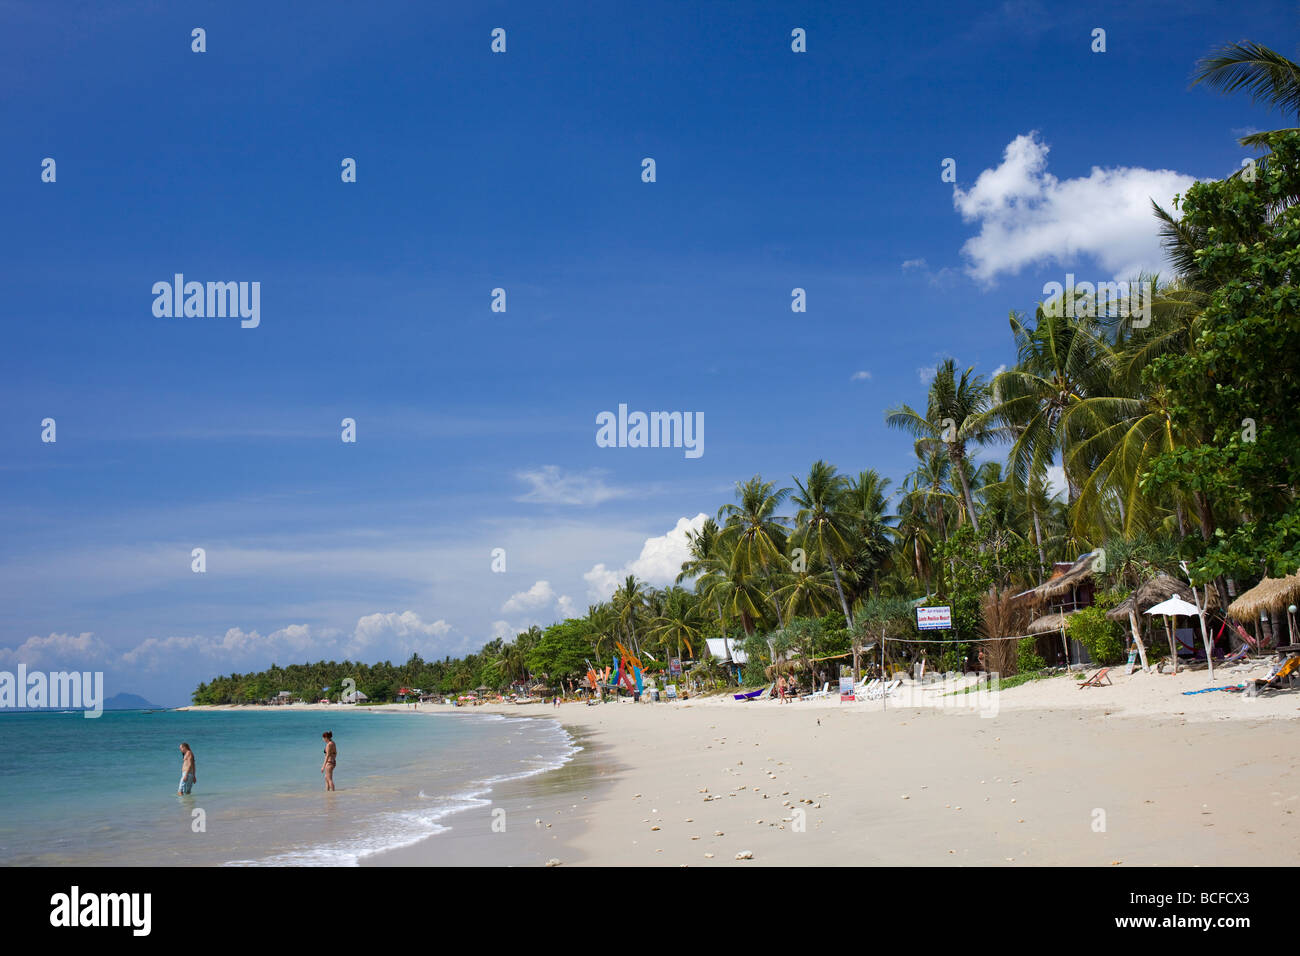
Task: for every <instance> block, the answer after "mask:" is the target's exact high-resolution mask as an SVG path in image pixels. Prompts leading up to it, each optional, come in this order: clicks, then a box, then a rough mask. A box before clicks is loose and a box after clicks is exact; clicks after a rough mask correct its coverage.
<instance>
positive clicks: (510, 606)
mask: <svg viewBox="0 0 1300 956" xmlns="http://www.w3.org/2000/svg"><path fill="white" fill-rule="evenodd" d="M547 609H550V613H546V610H547ZM539 612H540V613H539ZM575 612H576V609H575V608H574V606H573V600H572V599H571V598H570V597H569V596H568V595H567V594H558V593H556V591H555V588H553V587H551V582H550V581H538V582H537V583H536V584H534V585H533V586H532V587H530V588H529V589H528V590H527V591H520V592H518V593H516V594H512V595H510V597H509V598H508V599H507V600H506V603H505V604H503V605H501V613H502V614H520V615H524V621H523V622H522V623H516V624H511V623H509V622H507V621H495V622H493V625H492V626H493V636H494V637H513V636H514V635H515V634H517V633H519V632H520V631H523V630H526V629H527V628H528V625H529V624H537V625H539V626H545V625H547V624H550V623H552V621H551V620H550V618H551V617H552V616H553V617H555V618H558V619H560V620H563V619H565V618H570V617H574V616H575ZM543 618H547V619H546V620H543Z"/></svg>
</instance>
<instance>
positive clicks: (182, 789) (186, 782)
mask: <svg viewBox="0 0 1300 956" xmlns="http://www.w3.org/2000/svg"><path fill="white" fill-rule="evenodd" d="M194 768H195V763H194V751H193V750H191V749H190V745H189V744H181V782H180V784H179V786H177V788H176V796H178V797H180V796H185V795H187V794H188V793H189V792H190V788H191V787H193V786H194V785H195V784H196V783H198V782H199V777H198V774H197V773H195V770H194Z"/></svg>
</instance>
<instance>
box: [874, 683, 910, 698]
mask: <svg viewBox="0 0 1300 956" xmlns="http://www.w3.org/2000/svg"><path fill="white" fill-rule="evenodd" d="M902 686H903V682H902V681H901V680H891V681H890V682H889V683H887V684H886V683H877V685H876V686H875V687H873V688H871V689H870V690H868V691H867V693H866V698H867V700H880V699H881V698H883V697H893V696H894V692H895V691H896V690H898V688H900V687H902Z"/></svg>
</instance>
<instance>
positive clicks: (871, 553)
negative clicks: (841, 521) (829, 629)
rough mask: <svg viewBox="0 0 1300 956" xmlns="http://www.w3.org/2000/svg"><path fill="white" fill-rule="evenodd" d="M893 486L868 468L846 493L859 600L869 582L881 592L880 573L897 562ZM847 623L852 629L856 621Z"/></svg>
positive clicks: (848, 619)
mask: <svg viewBox="0 0 1300 956" xmlns="http://www.w3.org/2000/svg"><path fill="white" fill-rule="evenodd" d="M889 485H890V481H889V479H888V478H882V477H881V476H880V474H879V473H877V472H876V470H875V469H874V468H867V469H865V470H863V471H860V472H858V475H857V477H856V478H851V479H849V481H848V484H847V486H846V487H845V490H844V500H843V510H844V512H845V515H846V516H847V519H848V522H849V528H850V530H851V533H852V539H853V551H852V554H851V555H850V557H849V560H848V561H847V562H846V565H847V567H848V569H849V570H850V571H851V572H852V576H853V577H856V578H857V579H858V588H857V590H856V591H855V593H854V599H855V600H856V599H857V596H858V594H860V593H862V592H863V591H865V590H866V587H867V582H868V580H870V582H871V590H872V592H873V593H878V592H879V590H880V572H881V571H883V570H886V569H887V568H888V567H889V564H890V562H891V561H892V559H893V555H894V544H895V541H896V540H897V538H898V531H897V529H896V528H895V527H894V524H895V523H896V522H897V521H898V516H897V515H892V514H890V513H889ZM845 622H846V623H847V624H848V625H849V626H852V624H853V619H852V618H851V617H846V618H845Z"/></svg>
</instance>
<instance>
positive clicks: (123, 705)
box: [104, 694, 164, 710]
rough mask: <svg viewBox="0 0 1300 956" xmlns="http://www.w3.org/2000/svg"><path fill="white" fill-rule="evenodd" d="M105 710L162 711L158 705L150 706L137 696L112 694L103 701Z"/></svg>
mask: <svg viewBox="0 0 1300 956" xmlns="http://www.w3.org/2000/svg"><path fill="white" fill-rule="evenodd" d="M104 709H105V710H162V709H164V708H162V707H160V706H159V705H158V704H151V703H149V701H147V700H145V699H144V698H143V697H141V696H140V695H139V694H114V695H113V696H112V697H110V698H108V700H106V701H104Z"/></svg>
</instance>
